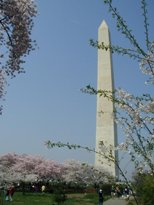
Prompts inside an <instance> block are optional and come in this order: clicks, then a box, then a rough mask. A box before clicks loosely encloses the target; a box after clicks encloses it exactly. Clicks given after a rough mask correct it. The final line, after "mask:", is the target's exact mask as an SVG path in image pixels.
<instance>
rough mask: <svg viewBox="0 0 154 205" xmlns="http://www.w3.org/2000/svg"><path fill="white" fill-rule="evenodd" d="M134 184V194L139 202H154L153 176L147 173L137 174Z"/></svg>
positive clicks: (147, 203) (145, 204) (148, 203)
mask: <svg viewBox="0 0 154 205" xmlns="http://www.w3.org/2000/svg"><path fill="white" fill-rule="evenodd" d="M134 185H135V187H136V194H137V197H138V199H139V201H140V203H141V204H143V205H152V204H154V177H153V176H152V175H150V174H148V173H144V174H137V175H136V176H135V182H134Z"/></svg>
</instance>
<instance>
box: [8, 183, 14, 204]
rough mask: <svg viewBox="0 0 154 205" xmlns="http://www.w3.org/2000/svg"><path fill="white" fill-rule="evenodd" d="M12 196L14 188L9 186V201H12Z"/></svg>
mask: <svg viewBox="0 0 154 205" xmlns="http://www.w3.org/2000/svg"><path fill="white" fill-rule="evenodd" d="M13 195H14V186H11V187H10V188H9V198H10V201H12V200H13Z"/></svg>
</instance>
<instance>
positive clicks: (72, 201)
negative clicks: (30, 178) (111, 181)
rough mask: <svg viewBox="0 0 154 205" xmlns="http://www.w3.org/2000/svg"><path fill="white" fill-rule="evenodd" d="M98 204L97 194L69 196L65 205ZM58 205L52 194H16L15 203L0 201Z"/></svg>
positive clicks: (13, 204)
mask: <svg viewBox="0 0 154 205" xmlns="http://www.w3.org/2000/svg"><path fill="white" fill-rule="evenodd" d="M97 203H98V196H97V194H96V193H91V194H68V195H67V200H66V201H65V203H63V204H64V205H95V204H97ZM7 204H8V205H9V204H10V205H56V203H54V200H53V195H52V194H47V193H45V194H41V193H26V194H25V195H23V194H22V193H20V192H15V194H14V196H13V201H12V202H10V201H4V202H2V201H1V199H0V205H7Z"/></svg>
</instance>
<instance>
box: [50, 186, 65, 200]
mask: <svg viewBox="0 0 154 205" xmlns="http://www.w3.org/2000/svg"><path fill="white" fill-rule="evenodd" d="M53 199H54V201H55V202H56V203H58V204H61V203H64V201H65V200H66V195H65V192H64V190H63V189H61V188H58V189H57V190H55V191H54V196H53Z"/></svg>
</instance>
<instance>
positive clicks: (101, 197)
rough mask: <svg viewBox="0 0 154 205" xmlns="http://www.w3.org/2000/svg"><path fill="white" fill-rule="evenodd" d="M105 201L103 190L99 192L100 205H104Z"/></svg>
mask: <svg viewBox="0 0 154 205" xmlns="http://www.w3.org/2000/svg"><path fill="white" fill-rule="evenodd" d="M103 201H104V196H103V191H102V189H100V190H99V192H98V205H103Z"/></svg>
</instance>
